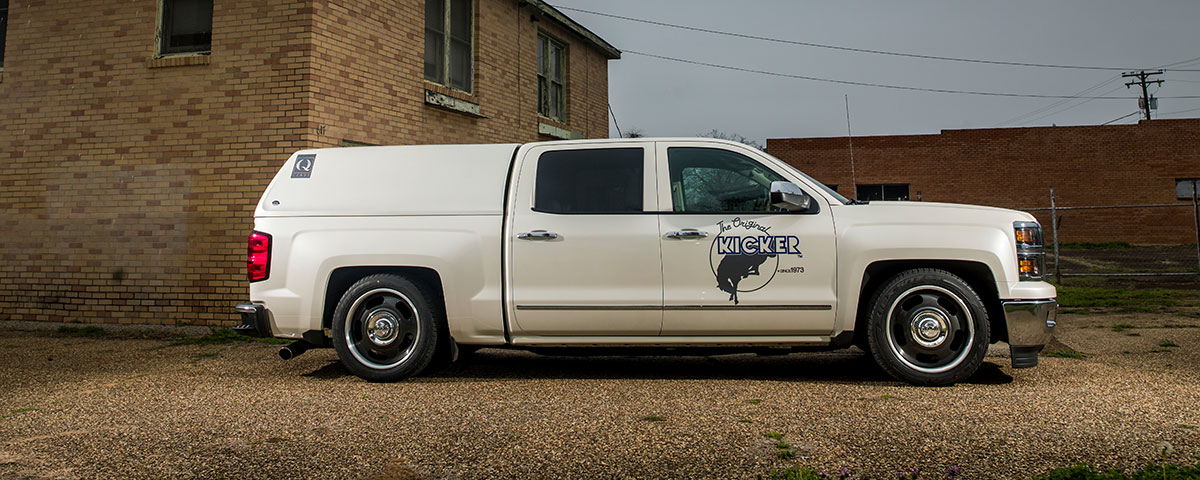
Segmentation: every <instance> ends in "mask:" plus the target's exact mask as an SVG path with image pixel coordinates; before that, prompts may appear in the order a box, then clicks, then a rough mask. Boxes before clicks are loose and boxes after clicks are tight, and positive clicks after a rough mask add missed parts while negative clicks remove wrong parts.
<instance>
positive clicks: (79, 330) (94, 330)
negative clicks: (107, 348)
mask: <svg viewBox="0 0 1200 480" xmlns="http://www.w3.org/2000/svg"><path fill="white" fill-rule="evenodd" d="M55 332H56V333H58V334H59V335H67V336H71V337H89V338H95V337H101V336H104V333H105V332H104V329H103V328H100V327H68V326H65V325H64V326H61V327H58V329H57V330H55Z"/></svg>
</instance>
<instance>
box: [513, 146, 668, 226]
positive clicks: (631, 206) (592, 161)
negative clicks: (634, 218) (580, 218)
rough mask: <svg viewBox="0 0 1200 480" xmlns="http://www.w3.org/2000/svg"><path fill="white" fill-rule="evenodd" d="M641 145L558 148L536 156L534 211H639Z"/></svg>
mask: <svg viewBox="0 0 1200 480" xmlns="http://www.w3.org/2000/svg"><path fill="white" fill-rule="evenodd" d="M643 155H644V154H643V151H642V149H641V148H603V149H586V150H560V151H554V152H546V153H543V154H542V155H541V156H540V157H538V166H537V183H536V186H535V187H534V200H533V206H534V209H535V210H538V211H541V212H547V213H633V212H641V211H642V189H643V182H644V181H645V175H644V170H645V162H644V160H643Z"/></svg>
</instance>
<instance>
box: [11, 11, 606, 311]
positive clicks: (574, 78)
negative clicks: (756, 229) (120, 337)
mask: <svg viewBox="0 0 1200 480" xmlns="http://www.w3.org/2000/svg"><path fill="white" fill-rule="evenodd" d="M5 8H7V9H6V10H5ZM0 18H6V19H7V21H6V22H5V21H0V49H2V50H0V51H3V52H4V53H3V54H0V55H2V56H0V68H2V70H0V121H2V123H3V128H0V222H2V225H0V227H2V231H0V258H2V259H3V262H2V264H0V318H3V319H37V320H57V321H84V322H112V323H117V322H119V323H167V324H170V323H177V322H188V323H196V324H209V325H228V324H231V323H232V322H234V316H233V315H232V313H231V305H233V304H234V303H235V302H237V301H242V300H245V295H246V293H245V291H246V283H245V280H244V277H245V249H246V246H245V245H246V234H247V233H248V232H249V230H250V228H251V225H252V218H251V217H252V213H253V209H254V205H255V203H256V202H257V200H258V197H259V195H260V193H261V192H262V190H263V188H264V187H265V186H266V184H267V182H268V181H269V180H270V178H271V177H272V175H273V174H274V172H275V171H276V170H277V168H278V167H279V166H280V165H281V164H282V162H283V161H284V160H285V159H286V158H287V156H288V155H289V154H290V153H292V152H294V151H296V150H298V149H303V148H312V147H328V146H342V145H358V144H427V143H488V142H526V141H537V140H551V139H555V138H574V137H607V136H608V114H607V104H608V82H607V80H608V67H607V62H608V61H609V60H612V59H616V58H619V56H620V52H619V51H617V50H616V49H615V48H613V47H612V46H611V45H609V44H608V43H606V42H605V41H604V40H602V39H600V38H599V37H597V36H596V35H594V34H592V33H591V32H590V31H588V30H587V29H586V28H584V27H582V26H580V25H579V24H577V23H575V22H574V21H572V20H571V19H570V18H568V17H566V16H565V15H563V14H562V13H560V12H559V11H557V10H555V9H553V8H552V7H550V6H549V5H547V4H545V3H544V2H542V1H540V0H376V1H368V0H350V1H343V2H331V1H327V0H304V1H284V0H269V1H262V2H234V1H227V0H215V1H214V0H134V1H125V2H104V3H103V4H97V3H96V2H88V1H80V0H63V1H53V2H51V1H46V0H0Z"/></svg>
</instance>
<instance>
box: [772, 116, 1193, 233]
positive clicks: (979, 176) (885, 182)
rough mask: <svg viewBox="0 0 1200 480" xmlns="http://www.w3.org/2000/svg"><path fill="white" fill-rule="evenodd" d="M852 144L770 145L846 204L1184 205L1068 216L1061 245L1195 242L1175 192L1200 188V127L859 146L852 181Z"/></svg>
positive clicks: (991, 132)
mask: <svg viewBox="0 0 1200 480" xmlns="http://www.w3.org/2000/svg"><path fill="white" fill-rule="evenodd" d="M849 140H850V139H848V138H846V137H837V138H783V139H768V140H767V150H768V151H769V152H771V154H772V155H775V156H776V157H779V158H780V159H782V160H784V161H786V162H788V163H790V164H792V165H793V166H795V167H796V168H798V169H800V170H802V171H804V172H805V173H808V174H809V175H811V176H812V177H813V178H816V179H817V180H819V181H821V182H824V183H826V184H827V185H831V186H836V187H837V189H838V191H839V192H840V193H842V194H843V195H846V196H848V197H850V196H855V195H857V196H858V197H859V198H864V199H874V200H879V199H884V200H897V199H903V200H914V201H916V200H920V201H929V202H956V203H972V204H979V205H992V206H998V207H1005V208H1014V209H1029V208H1038V207H1049V206H1050V187H1054V189H1055V196H1056V203H1057V205H1058V206H1060V207H1061V206H1093V205H1146V204H1158V205H1162V204H1178V205H1179V207H1177V208H1176V207H1167V208H1138V209H1112V210H1089V211H1086V213H1085V212H1084V211H1072V212H1070V213H1069V214H1065V215H1068V216H1067V217H1065V218H1064V220H1063V222H1062V224H1063V226H1064V228H1062V229H1060V232H1059V234H1060V240H1061V241H1064V242H1104V241H1127V242H1131V243H1147V244H1155V243H1176V244H1183V243H1194V242H1195V241H1196V240H1195V225H1194V221H1193V218H1192V209H1191V204H1192V203H1191V198H1190V193H1189V194H1188V197H1187V198H1182V197H1179V196H1177V193H1176V190H1177V187H1178V188H1179V189H1180V190H1184V188H1183V187H1185V186H1186V187H1187V188H1186V190H1187V191H1188V192H1190V182H1189V181H1190V180H1191V179H1197V178H1200V119H1184V120H1151V121H1142V122H1140V123H1138V124H1134V125H1112V126H1081V127H1037V128H997V129H980V130H944V131H942V132H941V133H940V134H937V135H898V136H872V137H854V138H853V150H854V155H853V158H854V160H853V173H851V159H850V158H851V155H850V141H849ZM852 177H853V178H852ZM1034 213H1035V214H1036V215H1037V216H1038V219H1039V221H1041V222H1042V223H1043V224H1044V225H1047V226H1049V213H1048V212H1034ZM1072 217H1073V218H1072ZM1066 227H1070V228H1066ZM1048 234H1049V228H1047V235H1048Z"/></svg>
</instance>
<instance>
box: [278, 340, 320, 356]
mask: <svg viewBox="0 0 1200 480" xmlns="http://www.w3.org/2000/svg"><path fill="white" fill-rule="evenodd" d="M311 347H312V345H311V344H309V343H308V342H305V341H304V340H300V341H296V342H292V343H291V344H289V345H288V346H286V347H283V348H280V349H279V358H281V359H283V360H291V359H293V358H296V357H298V356H300V354H302V353H304V352H307V351H308V349H309V348H311Z"/></svg>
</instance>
